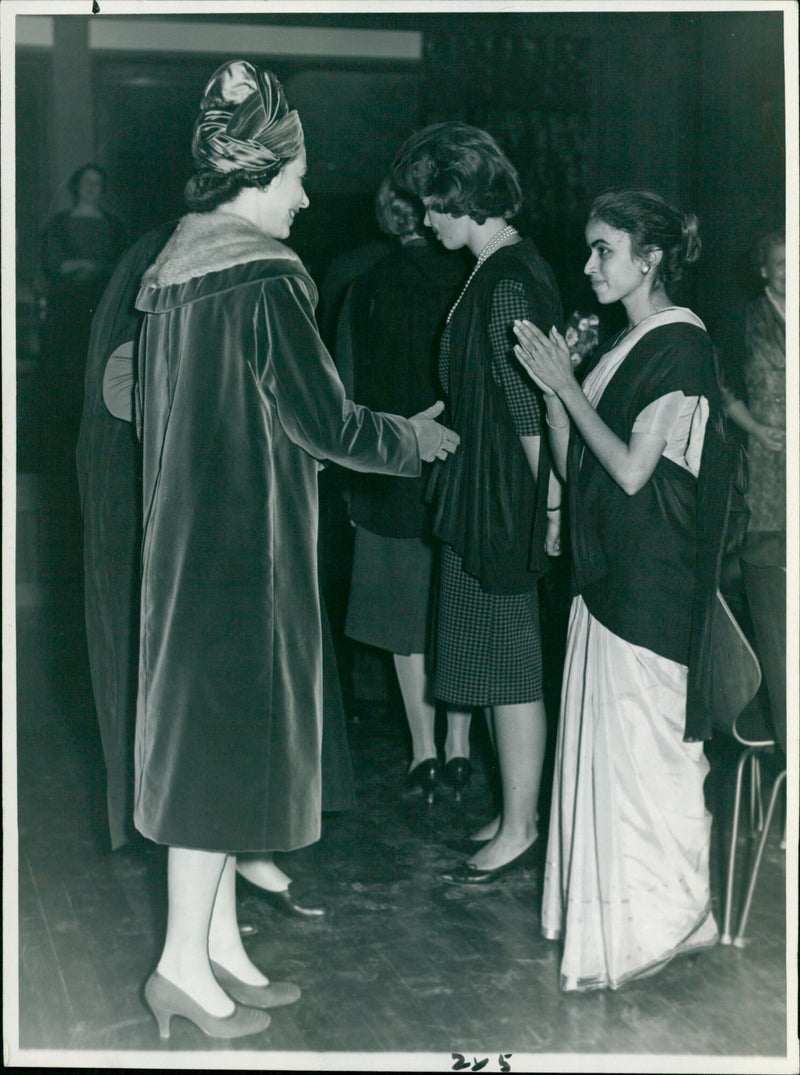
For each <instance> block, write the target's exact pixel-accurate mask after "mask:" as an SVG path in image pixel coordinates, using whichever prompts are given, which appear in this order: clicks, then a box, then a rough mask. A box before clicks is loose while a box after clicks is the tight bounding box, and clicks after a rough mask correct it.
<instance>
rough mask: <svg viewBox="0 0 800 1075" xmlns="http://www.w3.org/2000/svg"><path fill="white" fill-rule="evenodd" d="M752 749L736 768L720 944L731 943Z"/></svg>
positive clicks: (744, 752) (740, 758) (747, 750)
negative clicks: (746, 778)
mask: <svg viewBox="0 0 800 1075" xmlns="http://www.w3.org/2000/svg"><path fill="white" fill-rule="evenodd" d="M753 753H754V751H753V748H752V747H747V749H746V750H743V751H742V753H741V754H740V755H739V762H738V764H737V766H736V791H735V792H734V797H733V823H732V825H731V849H730V853H729V855H728V883H727V885H726V886H725V920H724V923H723V926H722V936H721V937H720V944H730V943H731V909H732V906H733V881H734V877H735V873H736V844H737V841H738V838H739V810H740V808H741V802H742V780H743V779H744V767H745V765H746V764H747V762H748V760H749V759H750V758H751V757H752V755H753Z"/></svg>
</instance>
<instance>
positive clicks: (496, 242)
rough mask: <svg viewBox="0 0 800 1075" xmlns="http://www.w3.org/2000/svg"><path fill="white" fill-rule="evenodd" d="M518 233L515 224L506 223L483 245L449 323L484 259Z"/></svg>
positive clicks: (449, 316)
mask: <svg viewBox="0 0 800 1075" xmlns="http://www.w3.org/2000/svg"><path fill="white" fill-rule="evenodd" d="M516 234H517V229H516V228H515V227H514V225H513V224H506V226H505V227H504V228H501V229H500V231H498V232H495V234H494V235H493V236H492V237H491V239H490V240H489V242H488V243H487V244H486V245H485V246H484V247H483V249H482V250H481V252H480V254H478V260H477V261H476V262H475V268H474V269H473V270H472V272H471V273H470V274H469V276H468V277H467V282H466V284H464V286H463V287H462V288H461V294H460V295H459V296H458V298H457V299H456V301H455V302H454V303H453V307H452V309H451V310H450V313H449V314H448V315H447V323H448V324H450V318H451V317H452V316H453V314H454V313H455V312H456V307H457V306H458V304H459V303H460V302H461V300H462V299H463V298H464V293H465V292H466V290H467V288H468V287H469V285H470V284H471V283H472V277H473V276H474V275H475V273H476V272H477V271H478V269H479V268H480V267H481V265H483V263H484V261H486V259H487V258H488V257H489V256H490V255H491V254H493V253H494V252H495V250H497V248H498V247H499V246H501V245H502V244H503V243H504V242H505V240H506V239H510V238H511V237H512V236H514V235H516Z"/></svg>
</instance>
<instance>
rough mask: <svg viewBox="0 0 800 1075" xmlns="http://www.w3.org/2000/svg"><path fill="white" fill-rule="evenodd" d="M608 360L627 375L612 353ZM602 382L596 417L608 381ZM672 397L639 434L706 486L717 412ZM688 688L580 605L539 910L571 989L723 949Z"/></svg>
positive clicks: (617, 981) (574, 617)
mask: <svg viewBox="0 0 800 1075" xmlns="http://www.w3.org/2000/svg"><path fill="white" fill-rule="evenodd" d="M682 313H683V311H678V310H675V311H674V313H672V317H673V318H674V319H675V320H683V319H684V318H683V317H681V314H682ZM686 313H687V314H688V313H689V311H686ZM691 316H693V315H691ZM688 319H689V318H686V320H688ZM659 323H661V322H660V319H659ZM653 327H655V326H653ZM628 349H629V348H626V352H627V350H628ZM606 359H608V360H609V363H613V364H615V367H616V365H618V364H619V361H616V362H615V356H614V352H613V351H612V352H609V353H608V355H606V356H605V357H604V360H603V363H601V365H603V364H604V363H605V360H606ZM596 372H597V373H600V377H599V378H596V379H595V381H596V383H595V386H588V387H589V391H588V392H587V395H588V396H589V397H590V401H591V402H592V403H594V404H596V402H597V399H598V398H599V396H600V395H601V394H602V391H603V390H604V388H605V386H606V384H607V383H608V380H609V379H610V378H609V377H603V376H602V372H601V370H600V367H599V366H598V368H597V371H596ZM598 381H599V382H600V383H597V382H598ZM584 387H585V389H586V387H587V386H584ZM592 387H594V388H595V391H592ZM672 397H673V398H670V397H667V396H665V397H663V398H662V400H657V401H656V402H655V404H654V405H651V407H648V408H646V412H642V415H640V416H639V419H638V420H637V424H636V427H635V428H638V429H641V431H643V432H644V431H647V432H652V433H654V434H658V435H663V436H664V437H665V439H666V440H667V444H666V446H665V448H664V454H665V455H667V456H669V457H670V458H672V459H673V460H675V461H676V462H678V461H680V463H681V464H682V465H684V466H686V467H687V468H688V469H690V470H692V471H693V472H694V473H696V472H697V471H696V467H697V462H698V461H699V455H700V450H701V448H702V438H703V434H704V431H705V418H706V416H707V403H706V401H705V400H704V399H703V398H702V397H701V398H699V399H698V398H697V397H682V394H681V393H673V394H672ZM675 397H682V398H680V399H679V398H675ZM665 419H667V420H665ZM667 424H669V425H670V428H669V429H667V428H666V425H667ZM686 677H687V669H686V667H685V665H682V664H677V663H676V662H674V661H669V660H667V659H666V658H664V657H660V656H659V655H658V654H656V653H653V652H652V651H650V650H647V649H644V648H643V647H641V646H635V645H632V644H631V643H629V642H626V641H624V640H623V639H622V638H619V637H618V636H617V635H615V634H613V633H612V632H611V631H609V630H608V629H607V628H606V627H604V626H603V625H602V624H601V623H599V622H598V621H597V620H596V619H594V617H593V616H592V615H591V613H590V612H589V610H588V609H587V607H586V605H585V604H584V602H583V599H582V598H581V597H576V598H575V599H574V601H573V604H572V608H571V611H570V619H569V630H568V635H567V651H566V660H565V665H564V681H563V688H562V695H561V716H560V723H559V730H558V740H557V745H556V762H555V779H554V784H553V800H552V810H551V818H550V833H549V839H548V847H547V860H546V866H545V878H544V896H543V904H542V933H543V934H544V936H545V937H548V938H550V939H553V940H555V939H561V940H562V943H563V957H562V963H561V988H562V989H564V990H590V989H601V988H611V989H618V988H619V987H620V986H622V985H624V984H625V983H626V982H628V981H630V980H631V979H633V978H637V977H642V976H644V975H647V974H652V973H653V972H655V971H657V970H658V969H659V968H660V967H662V966H663V965H664V964H665V963H666V962H668V961H669V960H670V959H671V958H672V957H673V956H675V955H677V954H679V953H685V952H691V951H696V950H699V949H701V948H706V947H709V946H710V945H712V944H714V943H715V941H716V940H717V936H718V934H717V926H716V923H715V921H714V918H713V915H712V914H711V909H710V888H709V864H708V858H709V845H710V830H711V818H710V815H709V814H708V812H707V810H706V808H705V801H704V797H703V782H704V780H705V777H706V775H707V773H708V768H709V767H708V762H707V760H706V758H705V755H704V753H703V747H702V744H701V743H684V742H683V728H684V721H685V713H686Z"/></svg>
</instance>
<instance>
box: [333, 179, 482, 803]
mask: <svg viewBox="0 0 800 1075" xmlns="http://www.w3.org/2000/svg"><path fill="white" fill-rule="evenodd" d="M375 210H376V216H377V219H378V224H379V226H380V228H381V230H382V231H383V232H384V233H385V234H386V235H390V236H391V237H392V238H393V239H394V240H395V245H394V249H393V251H392V253H391V254H389V255H388V256H387V257H385V258H383V259H382V260H381V261H380V262H379V263H378V264H377V265H376V266H374V267H373V268H372V269H370V270H368V271H367V272H366V273H364V274H362V275H361V276H360V277H359V278H358V279H357V280H356V281H355V283H354V284H353V286H352V288H351V290H350V294H349V295H348V297H347V299H346V302H345V306H344V309H343V314H342V317H341V319H340V328H339V343H338V347H337V365H338V367H339V371H340V373H341V374H342V378H343V380H344V382H345V386H346V387H348V388H349V389H350V388H351V391H350V394H351V395H352V398H353V399H354V400H355V401H356V402H357V403H363V404H365V405H366V406H368V407H370V408H372V409H378V408H380V409H381V410H389V411H391V412H393V413H395V414H414V413H415V412H416V411H418V410H419V409H420V407H421V406H422V405H423V404H424V403H426V402H428V401H429V400H430V399H431V398H435V396H436V394H437V392H438V391H439V386H438V380H437V376H436V359H437V355H438V348H439V338H440V336H441V334H442V329H443V328H444V321H445V316H446V314H447V311H448V310H449V308H450V306H451V305H452V304H453V302H454V300H455V297H456V295H457V294H458V288H459V285H460V284H461V283H463V280H464V276H465V263H464V262H463V261H462V260H461V258H460V257H458V256H457V255H454V254H451V253H448V252H447V251H444V250H442V248H441V247H438V246H436V245H431V244H430V243H429V241H428V239H427V238H426V237H425V235H424V230H425V229H424V228H423V224H422V218H423V216H424V214H425V210H424V208H423V206H422V203H421V202H420V201H419V199H418V198H416V197H415V196H414V195H413V194H409V193H408V192H407V191H406V192H404V191H399V190H398V189H397V188H396V187H395V186H394V185H393V184H392V183H391V182H390V181H389V180H384V181H383V183H382V184H381V186H380V188H379V189H378V193H377V196H376V199H375ZM348 371H349V372H348ZM429 477H430V473H429V468H427V467H426V468H423V472H422V474H421V475H420V477H419V478H416V479H413V480H412V481H406V480H402V481H401V480H400V479H397V478H388V477H382V476H379V475H375V474H365V475H359V476H355V475H354V476H353V477H352V479H351V481H350V483H349V491H348V500H349V507H350V518H351V519H352V521H353V522H354V523H355V525H356V534H355V548H354V558H353V575H352V582H351V589H350V602H349V606H348V613H347V621H346V624H345V631H346V633H347V634H348V635H349V636H350V637H351V638H353V639H355V640H356V641H358V642H362V643H365V644H366V645H369V646H377V647H379V648H380V649H385V650H388V651H389V652H390V653H392V655H393V658H394V667H395V670H396V672H397V681H398V683H399V686H400V693H401V695H402V698H403V705H404V707H405V713H406V719H407V720H408V727H409V730H410V732H411V746H412V758H411V764H410V766H409V772H408V774H407V777H406V784H405V787H406V789H407V790H408V791H409V792H412V793H418V792H420V791H421V792H422V793H423V795H424V796H425V797H426V798H427V800H428V801H429V802H433V798H434V794H435V789H436V787H437V784H438V783H439V782H440V780H444V782H445V783H447V784H449V785H450V786H451V787H452V788H453V789H454V790H455V792H456V794H460V792H461V790H462V789H463V787H464V786H465V784H466V783H467V781H468V779H469V776H470V772H471V765H470V761H469V757H470V749H469V726H470V719H471V714H470V712H469V711H466V712H460V711H456V710H451V711H448V718H447V739H446V741H445V746H444V767H443V768H442V767H441V766H440V764H439V760H438V754H437V748H436V742H435V736H434V733H435V717H436V709H435V703H434V699H433V696H432V694H431V690H430V685H429V682H428V669H427V662H428V656H427V655H428V650H429V641H430V637H429V636H430V627H431V596H432V587H433V584H434V548H433V536H432V534H431V510H430V507H429V506H428V505H427V504H425V502H424V499H425V488H426V485H427V482H428V479H429Z"/></svg>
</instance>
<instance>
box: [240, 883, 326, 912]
mask: <svg viewBox="0 0 800 1075" xmlns="http://www.w3.org/2000/svg"><path fill="white" fill-rule="evenodd" d="M238 878H239V881H240V882H241V883H242V885H243V886H244V887H245V889H247V891H249V892H252V893H254V895H256V896H259V897H260V898H261V899H262V900H264V901H265V902H266V903H268V904H270V906H272V907H274V908H275V910H276V911H282V912H283V913H284V914H287V915H289V916H290V917H292V918H324V917H325V915H326V914H327V913H328V912H327V910H326V908H324V907H308V906H306V904H303V903H298V902H297V900H296V899H295V898H294V896H293V895H292V894H291V892H290V891H289V889H290V885H287V886H286V888H283V889H281V890H280V891H277V892H276V891H274V890H273V889H270V888H261V886H260V885H256V884H254V883H253V882H252V881H249V880H248V879H247V878H246V877H243V876H242V874H238Z"/></svg>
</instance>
